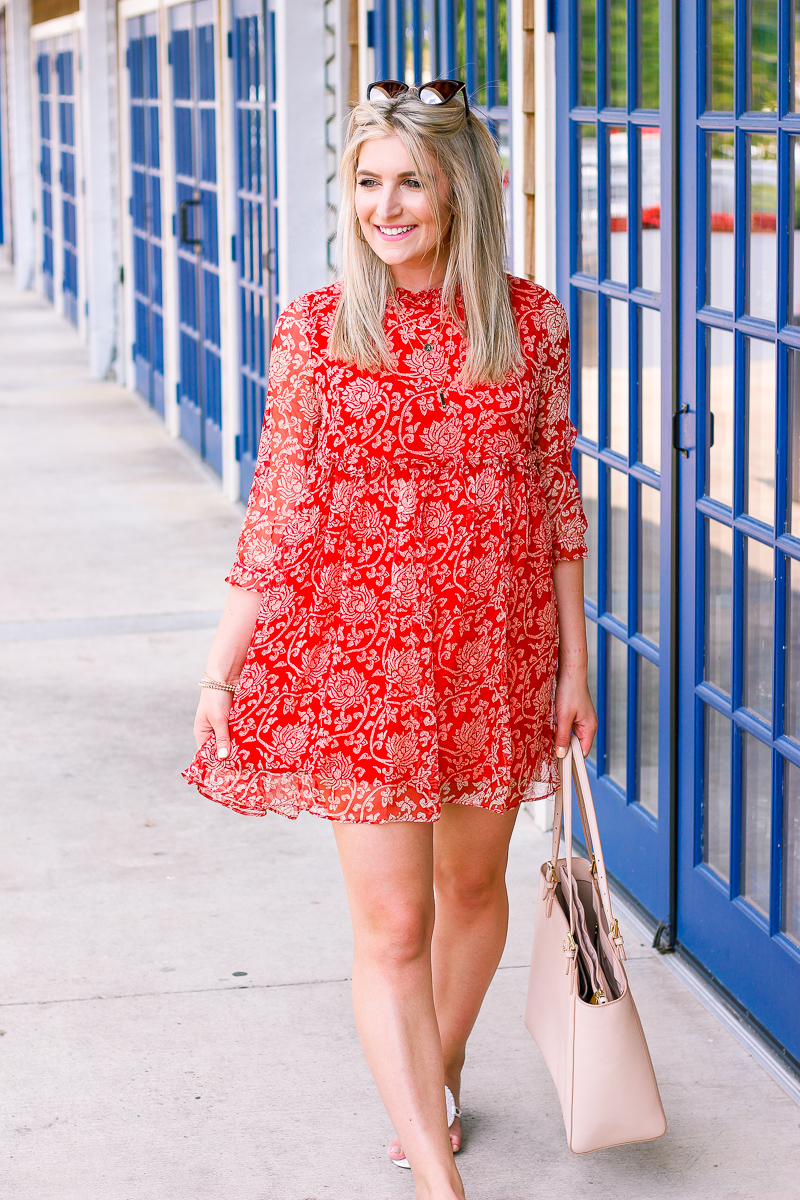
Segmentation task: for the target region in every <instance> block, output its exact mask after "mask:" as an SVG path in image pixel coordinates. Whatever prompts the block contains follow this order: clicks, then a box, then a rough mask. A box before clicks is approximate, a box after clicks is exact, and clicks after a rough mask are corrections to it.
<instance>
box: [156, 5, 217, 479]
mask: <svg viewBox="0 0 800 1200" xmlns="http://www.w3.org/2000/svg"><path fill="white" fill-rule="evenodd" d="M170 24H171V37H170V54H169V60H170V63H171V65H172V99H173V110H174V121H175V197H176V208H177V217H176V226H175V236H176V239H177V254H178V328H179V342H180V353H179V362H180V379H179V383H178V404H179V407H180V427H181V435H182V436H183V437H184V438H186V440H187V441H188V442H189V443H190V445H192V446H194V448H195V450H197V451H198V453H199V454H201V455H202V456H203V458H204V459H206V461H207V462H208V463H209V465H210V466H212V467H213V468H214V470H215V471H217V472H218V473H220V474H221V473H222V369H221V352H220V336H221V332H220V277H219V237H218V219H217V105H216V96H217V84H216V51H215V42H216V27H215V24H214V4H213V0H195V2H194V3H193V4H181V5H178V6H176V7H174V8H171V9H170Z"/></svg>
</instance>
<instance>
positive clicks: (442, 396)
mask: <svg viewBox="0 0 800 1200" xmlns="http://www.w3.org/2000/svg"><path fill="white" fill-rule="evenodd" d="M394 306H395V309H396V311H397V317H398V320H399V321H400V326H401V328H402V329H403V332H404V333H405V335H406V338H407V339H408V340H409V341H411V340H412V339H414V338H415V337H420V334H419V331H418V330H417V331H415V332H414V333H410V332H409V329H408V326H407V325H406V323H405V321H404V320H403V311H402V305H401V304H400V301H399V300H398V298H397V296H395V297H394ZM445 317H447V318H448V325H447V332H448V344H447V368H446V371H445V377H446V378H447V377H449V374H450V370H451V368H452V365H453V317H452V313H450V312H449V311H443V310H440V316H439V324H438V325H437V327H436V333H437V334H439V333H441V332H443V329H442V326H443V322H444V320H445ZM427 336H428V337H431V336H432V335H431V334H430V333H428V335H427ZM420 346H421V348H422V350H423V351H424V352H425V353H426V354H430V353H432V351H433V342H432V341H430V342H421V343H420ZM435 394H436V395H437V397H438V400H439V404H440V406H441V408H442V411H443V412H446V411H447V400H448V397H447V394H446V393H445V392H444V390H443V389H442V388H437V389H435Z"/></svg>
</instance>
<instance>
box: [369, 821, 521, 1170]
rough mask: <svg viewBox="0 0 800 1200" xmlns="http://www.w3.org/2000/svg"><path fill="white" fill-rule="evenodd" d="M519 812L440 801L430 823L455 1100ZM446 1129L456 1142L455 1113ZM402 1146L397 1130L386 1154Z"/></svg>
mask: <svg viewBox="0 0 800 1200" xmlns="http://www.w3.org/2000/svg"><path fill="white" fill-rule="evenodd" d="M517 812H518V810H517V809H514V810H513V811H511V812H509V813H505V814H503V815H499V814H497V813H492V812H487V810H486V809H483V808H473V807H471V806H469V805H465V804H445V805H443V807H442V815H441V817H440V819H439V821H438V822H437V823H436V825H435V826H434V834H433V861H434V887H435V892H436V923H435V925H434V930H433V945H432V960H433V994H434V1002H435V1008H436V1017H437V1024H438V1026H439V1031H440V1037H441V1041H442V1055H443V1061H444V1079H445V1083H446V1084H447V1086H448V1087H449V1088H450V1090H451V1091H452V1093H453V1095H454V1097H455V1101H456V1104H457V1105H458V1104H460V1099H461V1069H462V1067H463V1065H464V1057H465V1053H466V1045H467V1038H468V1037H469V1035H470V1033H471V1031H472V1027H473V1025H474V1024H475V1021H476V1019H477V1016H478V1013H479V1012H480V1008H481V1004H482V1003H483V998H484V996H485V995H486V991H487V989H488V987H489V984H490V983H491V981H492V978H493V977H494V973H495V971H496V970H497V964H498V963H499V961H500V958H501V955H502V953H503V947H504V946H505V943H506V934H507V932H508V893H507V891H506V878H505V877H506V866H507V863H508V844H509V841H510V839H511V834H512V832H513V830H514V823H515V821H516V816H517ZM450 1136H451V1142H452V1145H453V1149H455V1150H457V1149H459V1147H460V1146H461V1122H460V1121H459V1120H458V1118H456V1120H455V1122H454V1123H453V1125H452V1127H451V1129H450ZM401 1146H402V1149H401ZM404 1149H405V1142H403V1141H402V1140H401V1138H400V1137H399V1130H398V1138H397V1139H396V1141H395V1142H394V1143H393V1144H392V1146H391V1147H390V1148H389V1154H390V1156H391V1157H392V1158H399V1157H402V1155H403V1150H404Z"/></svg>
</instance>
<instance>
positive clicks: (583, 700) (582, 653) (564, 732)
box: [553, 558, 597, 758]
mask: <svg viewBox="0 0 800 1200" xmlns="http://www.w3.org/2000/svg"><path fill="white" fill-rule="evenodd" d="M553 583H554V585H555V591H556V604H557V605H558V673H557V675H556V721H557V727H556V754H557V755H558V757H559V758H563V757H564V755H565V754H566V752H567V746H568V745H569V738H570V734H571V733H572V731H573V729H574V730H575V733H576V734H577V736H578V740H579V741H580V744H581V749H582V750H583V753H584V755H586V754H588V753H589V751H590V750H591V747H592V742H593V741H594V735H595V733H596V732H597V716H596V714H595V711H594V705H593V704H592V698H591V696H590V695H589V685H588V682H587V678H586V668H587V665H588V656H587V653H586V618H585V616H584V612H583V559H581V558H578V559H574V560H572V561H570V560H568V559H562V560H561V561H559V562H555V563H553Z"/></svg>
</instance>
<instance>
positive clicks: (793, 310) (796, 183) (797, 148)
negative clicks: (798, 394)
mask: <svg viewBox="0 0 800 1200" xmlns="http://www.w3.org/2000/svg"><path fill="white" fill-rule="evenodd" d="M797 11H798V14H799V15H800V4H798V6H797ZM798 50H800V45H798ZM789 169H790V171H791V175H792V183H791V194H790V203H791V206H792V213H793V216H792V236H791V239H790V241H789V312H788V314H787V320H788V321H789V324H790V325H800V138H794V137H793V138H789Z"/></svg>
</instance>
